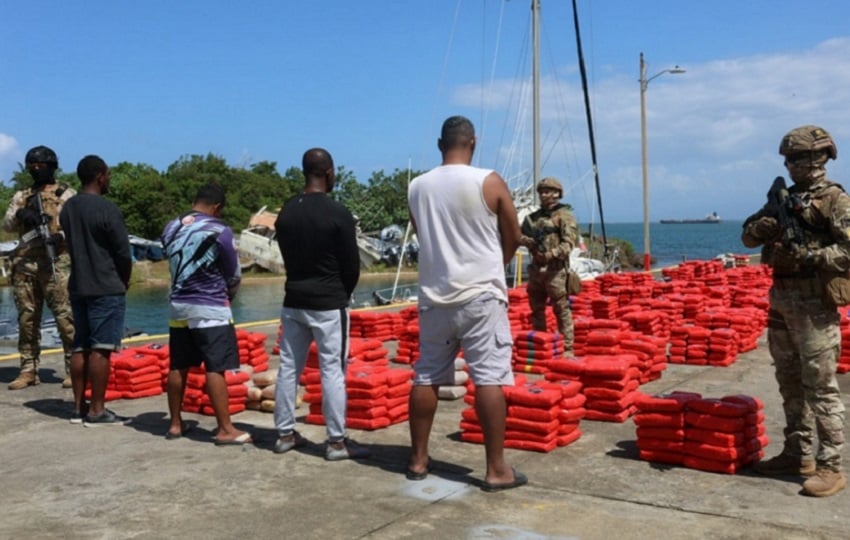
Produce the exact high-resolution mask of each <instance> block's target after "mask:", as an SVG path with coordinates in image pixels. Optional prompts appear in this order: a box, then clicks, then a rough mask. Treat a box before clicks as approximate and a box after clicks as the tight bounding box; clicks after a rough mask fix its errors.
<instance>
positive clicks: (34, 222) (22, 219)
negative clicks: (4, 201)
mask: <svg viewBox="0 0 850 540" xmlns="http://www.w3.org/2000/svg"><path fill="white" fill-rule="evenodd" d="M15 219H17V220H18V223H20V224H21V225H23V226H24V227H29V228H32V227H37V226H38V225H40V224H41V216H40V215H39V214H38V212H36V211H35V210H33V209H32V208H28V207H26V206H25V207H23V208H18V211H17V212H15Z"/></svg>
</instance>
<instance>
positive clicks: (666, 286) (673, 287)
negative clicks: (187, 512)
mask: <svg viewBox="0 0 850 540" xmlns="http://www.w3.org/2000/svg"><path fill="white" fill-rule="evenodd" d="M678 292H679V287H678V286H677V282H676V281H653V282H652V297H653V298H658V297H659V296H665V295H668V294H677V293H678Z"/></svg>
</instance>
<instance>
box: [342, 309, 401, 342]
mask: <svg viewBox="0 0 850 540" xmlns="http://www.w3.org/2000/svg"><path fill="white" fill-rule="evenodd" d="M349 320H350V323H351V326H350V328H349V335H351V336H352V337H364V338H375V339H379V340H381V341H390V340H393V339H396V337H397V335H396V329H397V326H398V323H400V321H401V315H399V314H398V313H389V312H381V313H375V312H370V311H352V312H351V313H350V315H349Z"/></svg>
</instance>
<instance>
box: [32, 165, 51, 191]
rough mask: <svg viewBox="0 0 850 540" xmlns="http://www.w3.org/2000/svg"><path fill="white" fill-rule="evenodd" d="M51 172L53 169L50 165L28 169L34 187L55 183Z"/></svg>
mask: <svg viewBox="0 0 850 540" xmlns="http://www.w3.org/2000/svg"><path fill="white" fill-rule="evenodd" d="M53 172H54V171H53V169H51V168H50V167H44V168H41V169H30V176H32V179H33V181H34V182H35V185H34V187H39V186H44V185H47V184H54V183H56V180H55V179H54V178H53Z"/></svg>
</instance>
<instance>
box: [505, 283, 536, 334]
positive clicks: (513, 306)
mask: <svg viewBox="0 0 850 540" xmlns="http://www.w3.org/2000/svg"><path fill="white" fill-rule="evenodd" d="M529 317H531V308H530V307H529V306H528V290H527V289H526V288H525V287H514V288H513V289H508V321H510V324H511V332H519V331H521V330H525V329H528V328H529V327H530V326H531V322H530V321H529Z"/></svg>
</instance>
